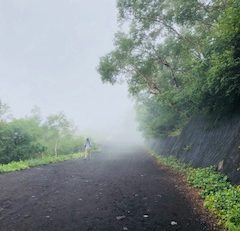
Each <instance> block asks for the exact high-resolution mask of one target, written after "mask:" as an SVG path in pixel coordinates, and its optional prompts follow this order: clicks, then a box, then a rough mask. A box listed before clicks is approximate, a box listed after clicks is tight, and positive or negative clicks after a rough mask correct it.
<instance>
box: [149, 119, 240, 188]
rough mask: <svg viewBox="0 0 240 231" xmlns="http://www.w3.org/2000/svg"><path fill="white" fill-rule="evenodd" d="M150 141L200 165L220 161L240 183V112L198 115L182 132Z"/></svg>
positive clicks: (158, 148)
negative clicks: (214, 115) (216, 115)
mask: <svg viewBox="0 0 240 231" xmlns="http://www.w3.org/2000/svg"><path fill="white" fill-rule="evenodd" d="M150 145H151V146H152V148H153V149H154V150H155V151H157V152H158V153H161V154H162V155H174V156H176V157H178V158H181V159H183V160H184V161H185V162H187V163H190V164H192V165H193V166H196V167H206V166H210V165H216V166H217V167H218V170H219V171H222V172H223V173H225V174H227V175H228V177H229V178H230V180H231V181H232V182H233V183H235V184H240V115H232V116H231V117H228V118H222V119H217V118H216V117H207V116H197V117H195V118H193V119H192V120H191V121H190V122H189V123H188V125H187V126H186V127H185V128H184V129H183V131H182V133H181V134H180V135H179V136H177V137H168V138H166V139H165V140H152V141H150Z"/></svg>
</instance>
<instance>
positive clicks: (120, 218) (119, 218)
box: [116, 215, 126, 221]
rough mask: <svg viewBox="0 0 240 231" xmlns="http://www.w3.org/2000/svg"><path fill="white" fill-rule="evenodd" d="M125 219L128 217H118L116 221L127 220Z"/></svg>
mask: <svg viewBox="0 0 240 231" xmlns="http://www.w3.org/2000/svg"><path fill="white" fill-rule="evenodd" d="M125 218H126V216H124V215H123V216H117V217H116V219H117V220H119V221H120V220H123V219H125Z"/></svg>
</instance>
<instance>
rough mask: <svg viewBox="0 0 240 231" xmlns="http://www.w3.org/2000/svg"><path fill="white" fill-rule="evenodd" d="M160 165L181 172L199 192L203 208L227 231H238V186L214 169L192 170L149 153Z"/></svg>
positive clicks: (239, 230)
mask: <svg viewBox="0 0 240 231" xmlns="http://www.w3.org/2000/svg"><path fill="white" fill-rule="evenodd" d="M151 154H152V155H153V156H154V157H155V158H156V160H157V162H158V163H159V164H161V165H164V166H167V167H170V168H172V169H174V170H176V171H178V172H181V173H182V174H183V175H184V176H185V177H186V179H187V181H188V183H189V184H190V185H192V186H193V187H195V188H197V189H198V190H199V193H200V196H201V197H202V198H203V200H204V206H205V207H206V208H208V209H209V210H210V211H211V212H213V213H214V214H215V215H216V216H217V217H218V218H219V219H220V222H221V224H222V225H224V227H225V228H226V229H227V230H229V231H240V186H234V185H232V184H231V183H230V182H229V181H228V178H227V176H225V175H223V174H221V173H219V172H217V171H215V170H214V167H208V168H193V167H191V166H189V165H187V164H185V163H183V162H182V161H180V160H179V159H177V158H176V157H173V156H161V155H157V154H156V153H153V152H151Z"/></svg>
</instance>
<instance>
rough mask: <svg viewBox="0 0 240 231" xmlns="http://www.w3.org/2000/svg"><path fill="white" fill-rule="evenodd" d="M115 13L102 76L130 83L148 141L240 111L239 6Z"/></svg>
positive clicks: (222, 1)
mask: <svg viewBox="0 0 240 231" xmlns="http://www.w3.org/2000/svg"><path fill="white" fill-rule="evenodd" d="M117 8H118V16H119V23H120V25H121V26H120V28H119V31H118V32H117V33H116V34H115V40H114V41H115V48H114V49H113V50H112V51H110V52H109V53H108V54H106V55H105V56H103V57H102V58H101V59H100V62H99V66H98V71H99V73H100V75H101V78H102V81H103V82H108V83H111V84H115V83H118V82H121V81H126V82H127V83H128V86H129V92H130V94H131V95H132V96H133V97H134V98H135V99H136V102H137V103H136V104H137V111H138V113H137V114H138V120H139V123H140V128H141V130H142V131H143V133H144V135H145V137H146V138H158V137H166V136H169V135H172V134H179V131H181V129H182V128H183V127H184V126H185V124H186V123H187V122H188V121H189V120H190V119H191V118H192V116H193V115H195V114H199V113H210V114H218V115H219V116H221V115H225V114H229V113H232V112H235V111H236V110H237V109H238V108H239V101H240V71H239V70H240V44H239V41H240V14H239V11H240V2H239V0H211V1H204V0H201V1H200V0H198V1H197V0H188V1H186V0H179V1H175V0H118V1H117Z"/></svg>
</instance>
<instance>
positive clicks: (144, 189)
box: [0, 144, 211, 231]
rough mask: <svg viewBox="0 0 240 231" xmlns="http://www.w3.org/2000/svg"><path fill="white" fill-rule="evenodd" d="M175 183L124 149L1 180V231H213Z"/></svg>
mask: <svg viewBox="0 0 240 231" xmlns="http://www.w3.org/2000/svg"><path fill="white" fill-rule="evenodd" d="M170 177H171V176H169V175H168V174H167V172H165V171H163V170H160V169H159V168H158V166H157V165H156V164H155V163H154V161H153V159H152V158H151V157H150V156H148V155H147V154H146V152H145V151H144V149H143V148H141V147H131V148H130V147H129V146H127V145H123V144H121V145H118V146H117V147H116V146H115V148H111V147H107V146H105V147H104V148H103V150H102V151H101V153H95V154H94V155H93V158H92V159H91V160H90V161H89V160H82V159H79V160H72V161H66V162H63V163H58V164H52V165H48V166H42V167H36V168H33V169H29V170H25V171H22V172H16V173H10V174H4V175H0V185H1V190H0V230H1V231H2V230H4V231H10V230H16V231H28V230H29V231H35V230H36V231H48V230H49V231H50V230H51V231H54V230H61V231H67V230H68V231H72V230H76V231H85V230H89V231H90V230H97V231H101V230H104V231H108V230H109V231H114V230H134V231H139V230H150V231H151V230H159V231H164V230H184V231H188V230H189V231H190V230H191V231H192V230H194V231H197V230H208V231H209V230H211V228H210V227H208V225H207V224H206V223H204V222H203V221H201V220H200V219H199V217H198V215H196V214H195V213H194V212H193V211H194V209H193V208H192V207H191V206H190V205H189V204H188V202H187V201H186V199H185V197H184V195H182V194H181V193H179V192H178V191H177V190H176V188H175V187H174V184H173V183H172V181H171V180H169V178H170ZM173 221H174V222H176V223H172V224H171V222H173Z"/></svg>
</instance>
